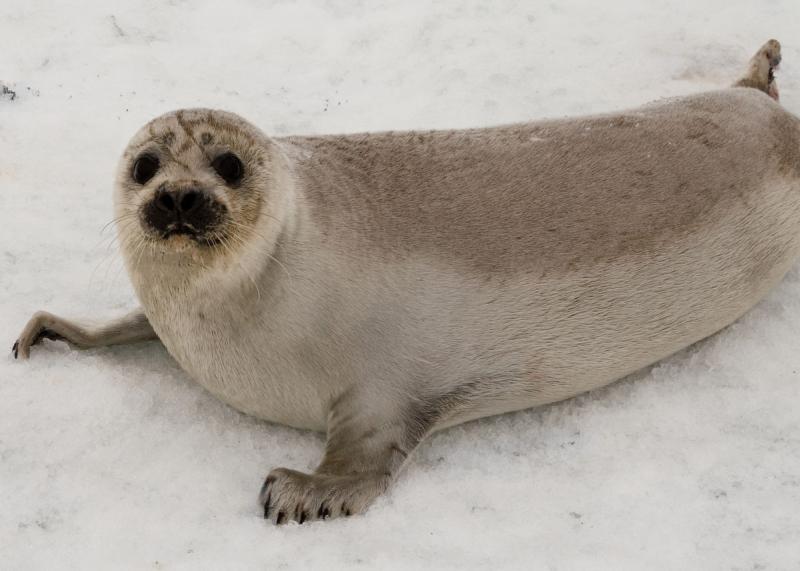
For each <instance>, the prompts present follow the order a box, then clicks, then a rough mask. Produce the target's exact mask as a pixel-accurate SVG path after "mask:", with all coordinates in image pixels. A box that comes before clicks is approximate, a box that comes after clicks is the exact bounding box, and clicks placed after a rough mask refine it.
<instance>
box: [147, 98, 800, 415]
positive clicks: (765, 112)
mask: <svg viewBox="0 0 800 571" xmlns="http://www.w3.org/2000/svg"><path fill="white" fill-rule="evenodd" d="M275 148H276V152H280V153H282V154H283V155H284V157H285V158H284V164H285V165H286V168H287V169H288V173H287V174H286V178H287V180H291V181H292V183H291V184H292V186H293V189H292V192H293V194H294V199H293V201H292V202H293V205H292V207H291V214H290V215H289V217H290V218H292V220H291V222H288V223H286V226H287V227H286V229H285V230H284V231H282V232H281V234H280V237H279V239H278V240H277V247H276V248H275V249H274V250H271V251H270V253H271V255H272V256H273V257H274V258H275V260H274V261H273V263H272V264H267V266H266V267H265V268H263V270H264V271H262V272H260V273H259V270H260V269H261V268H258V267H253V268H252V269H251V270H250V271H251V272H253V275H252V276H251V277H252V278H253V280H255V281H256V283H257V285H258V287H257V288H256V287H255V285H254V284H253V282H252V281H250V280H249V279H248V277H247V276H238V279H236V280H234V281H233V282H232V289H231V291H228V292H226V294H225V295H224V296H222V295H221V294H220V292H213V293H212V292H211V291H209V289H208V286H207V285H206V284H204V283H201V284H194V277H190V275H187V278H188V281H187V282H186V283H183V282H174V281H173V280H171V279H169V278H166V277H165V278H160V279H153V276H152V275H151V274H150V273H149V272H146V271H141V272H137V271H136V270H135V268H134V269H133V279H134V284H135V286H136V291H137V293H138V294H139V297H140V299H141V300H142V302H143V305H144V309H145V313H146V314H147V316H148V318H149V320H150V323H151V324H152V325H153V327H154V329H155V331H156V333H157V334H158V336H159V338H160V339H161V340H162V341H163V342H164V344H165V345H166V346H167V348H168V349H169V351H170V353H171V354H172V355H174V356H175V357H176V359H177V360H178V361H179V363H180V364H181V365H182V366H183V367H184V368H185V369H186V370H187V371H189V372H190V373H191V374H192V376H193V377H194V378H196V379H198V380H199V381H200V382H201V383H202V384H203V385H204V386H205V387H206V388H208V389H209V390H210V391H211V392H212V393H214V394H215V395H217V396H219V397H220V398H222V399H223V400H225V401H227V402H229V403H230V404H232V405H233V406H235V407H236V408H238V409H241V410H243V411H245V412H248V413H250V414H253V415H255V416H259V417H261V418H265V419H269V420H273V421H277V422H281V423H287V424H291V425H294V426H300V427H307V428H313V429H317V430H324V429H325V427H326V425H327V411H328V407H329V404H330V402H331V399H333V398H335V396H336V395H337V394H338V393H339V392H341V391H342V390H343V389H345V388H347V387H348V386H350V385H351V384H353V383H355V384H356V385H359V384H368V385H369V386H370V387H372V390H375V391H376V392H377V393H379V394H391V393H395V392H399V393H401V394H405V395H409V396H413V398H415V399H425V400H427V401H435V400H437V399H438V400H441V399H446V400H448V401H450V404H449V406H448V407H447V413H446V414H443V416H442V417H441V418H440V419H438V420H439V423H442V424H452V423H457V422H461V421H464V420H467V419H471V418H476V417H480V416H485V415H488V414H495V413H500V412H507V411H510V410H515V409H520V408H526V407H530V406H534V405H538V404H543V403H546V402H551V401H554V400H559V399H563V398H566V397H569V396H572V395H575V394H578V393H581V392H583V391H586V390H589V389H591V388H594V387H598V386H601V385H604V384H606V383H608V382H610V381H613V380H615V379H617V378H619V377H621V376H623V375H625V374H627V373H629V372H632V371H634V370H636V369H638V368H641V367H643V366H645V365H647V364H650V363H653V362H654V361H656V360H658V359H660V358H662V357H664V356H666V355H669V354H671V353H673V352H675V351H676V350H678V349H680V348H682V347H685V346H686V345H689V344H691V343H693V342H695V341H697V340H699V339H702V338H704V337H706V336H708V335H710V334H711V333H713V332H715V331H717V330H719V329H720V328H722V327H723V326H725V325H727V324H729V323H730V322H732V321H733V320H735V319H736V318H737V317H739V316H740V315H741V314H742V313H743V312H744V311H746V310H747V309H748V308H750V307H751V306H752V305H753V304H754V303H755V302H756V301H757V300H758V299H760V298H761V296H763V295H764V293H765V292H766V291H767V290H768V289H769V288H770V287H771V286H772V285H774V284H775V282H776V281H777V280H778V279H780V277H781V276H782V275H783V274H784V272H785V271H786V270H787V269H788V268H789V266H790V265H791V263H792V261H793V260H794V259H795V256H796V254H797V252H798V247H800V178H798V174H799V173H800V127H798V124H797V122H796V120H795V119H794V118H792V117H791V116H790V115H789V114H788V113H787V112H786V111H784V110H783V108H781V107H780V106H778V105H776V104H774V103H773V102H771V101H770V100H769V99H768V98H767V97H765V96H763V95H762V94H760V93H758V92H756V91H753V90H748V89H731V90H727V91H723V92H718V93H710V94H703V95H699V96H694V97H690V98H685V99H679V100H676V101H671V102H668V103H663V104H658V105H651V106H649V107H645V108H643V109H640V110H637V111H632V112H629V113H623V114H614V115H605V116H599V117H594V118H588V119H587V118H582V119H569V120H564V121H549V122H542V123H530V124H523V125H514V126H509V127H500V128H494V129H478V130H467V131H452V132H429V133H413V132H412V133H385V134H365V135H351V136H337V137H310V138H290V139H285V140H277V141H276V145H275ZM278 262H280V263H278ZM228 270H229V269H228V268H227V267H226V268H225V271H226V272H227V271H228ZM167 284H168V285H167ZM259 297H260V299H259ZM221 298H222V299H225V300H230V299H231V298H238V299H237V301H236V302H235V303H232V302H231V301H225V302H223V301H222V299H221ZM186 332H191V334H188V335H187V334H186ZM222 339H224V340H225V342H224V343H221V342H220V340H222ZM231 352H234V353H233V354H235V358H232V357H233V354H232V353H231ZM391 398H392V399H395V398H397V397H396V395H393V396H392V397H391Z"/></svg>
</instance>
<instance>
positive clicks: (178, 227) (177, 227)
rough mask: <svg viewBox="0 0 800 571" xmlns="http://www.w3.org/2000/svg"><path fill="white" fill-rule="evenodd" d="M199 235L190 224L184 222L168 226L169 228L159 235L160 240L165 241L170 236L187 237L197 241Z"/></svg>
mask: <svg viewBox="0 0 800 571" xmlns="http://www.w3.org/2000/svg"><path fill="white" fill-rule="evenodd" d="M199 235H200V233H199V232H198V231H197V229H196V228H194V227H193V226H192V225H191V224H186V223H185V222H178V223H176V224H170V225H169V227H168V228H167V229H166V230H165V231H164V232H163V233H162V234H161V239H162V240H167V239H169V238H170V237H171V236H189V237H190V238H194V239H197V238H198V237H199Z"/></svg>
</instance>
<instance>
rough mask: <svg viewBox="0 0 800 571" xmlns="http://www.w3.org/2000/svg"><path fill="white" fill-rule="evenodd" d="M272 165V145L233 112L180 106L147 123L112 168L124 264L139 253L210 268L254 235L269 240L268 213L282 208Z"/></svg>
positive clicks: (164, 261)
mask: <svg viewBox="0 0 800 571" xmlns="http://www.w3.org/2000/svg"><path fill="white" fill-rule="evenodd" d="M276 170H279V169H276V151H275V148H274V144H273V143H272V142H271V141H270V140H269V139H268V138H267V137H266V136H265V135H263V134H262V133H261V131H259V130H258V129H257V128H256V127H254V126H252V125H251V124H249V123H248V122H247V121H245V120H244V119H242V118H241V117H239V116H237V115H234V114H232V113H227V112H223V111H212V110H207V109H192V110H182V111H176V112H172V113H168V114H166V115H162V116H161V117H158V118H156V119H154V120H153V121H151V122H150V123H148V124H147V125H145V126H144V127H143V128H142V129H141V130H140V131H139V132H138V133H137V134H136V135H135V136H134V137H133V139H132V140H131V142H130V143H129V145H128V147H127V149H126V150H125V153H124V154H123V156H122V159H121V161H120V166H119V169H118V173H117V184H116V194H115V209H116V220H117V227H118V231H119V234H120V238H121V243H122V248H123V253H124V255H125V257H126V261H127V262H128V264H129V269H131V263H132V262H133V261H134V260H135V259H136V260H139V259H141V258H145V259H147V258H149V259H150V260H151V262H158V263H160V264H168V265H169V264H172V265H175V264H180V265H182V266H187V265H196V266H201V267H209V266H213V265H215V264H214V262H216V261H218V260H220V259H225V260H227V261H231V258H234V257H236V256H238V255H241V254H242V250H243V249H244V248H245V246H246V245H248V244H250V243H252V242H253V240H254V239H256V237H262V238H263V239H264V240H266V241H269V240H270V239H269V235H270V234H272V233H273V232H272V229H271V228H270V226H269V224H267V219H272V220H276V219H277V217H276V215H275V214H276V211H280V210H281V204H280V203H281V199H280V196H278V190H279V189H278V188H277V187H279V186H280V185H279V184H276V181H275V178H276V175H275V171H276ZM273 225H274V224H273ZM264 248H267V249H268V245H267V244H262V249H264ZM226 265H227V264H226Z"/></svg>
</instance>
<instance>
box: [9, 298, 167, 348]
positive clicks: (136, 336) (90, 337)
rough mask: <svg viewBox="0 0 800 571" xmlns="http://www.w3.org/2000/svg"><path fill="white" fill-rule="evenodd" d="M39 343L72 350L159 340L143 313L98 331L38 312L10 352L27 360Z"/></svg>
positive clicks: (131, 315)
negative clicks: (56, 343)
mask: <svg viewBox="0 0 800 571" xmlns="http://www.w3.org/2000/svg"><path fill="white" fill-rule="evenodd" d="M42 339H54V340H62V341H66V342H68V343H70V344H72V345H74V346H75V347H80V348H83V349H86V348H89V347H103V346H106V345H118V344H121V343H134V342H136V341H147V340H150V339H158V337H157V336H156V333H155V331H153V328H152V327H151V326H150V322H149V321H148V320H147V317H146V316H145V314H144V312H143V311H142V310H141V309H137V310H135V311H133V312H131V313H129V314H127V315H125V316H123V317H120V318H119V319H115V320H113V321H111V322H109V323H106V324H105V325H103V326H100V327H84V326H83V325H79V324H77V323H74V322H72V321H67V320H66V319H64V318H62V317H58V316H57V315H53V314H52V313H48V312H46V311H37V312H36V313H35V314H34V315H33V317H31V318H30V320H29V321H28V323H27V324H26V325H25V329H23V330H22V333H20V336H19V338H18V339H17V340H16V342H15V343H14V346H13V347H12V348H11V351H12V352H13V353H14V358H15V359H16V358H18V357H22V358H23V359H27V358H28V357H29V356H30V348H31V347H32V346H34V345H36V344H37V343H39V342H40V341H41V340H42Z"/></svg>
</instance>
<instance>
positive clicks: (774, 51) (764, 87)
mask: <svg viewBox="0 0 800 571" xmlns="http://www.w3.org/2000/svg"><path fill="white" fill-rule="evenodd" d="M780 63H781V44H780V42H779V41H778V40H769V41H768V42H767V43H765V44H764V45H763V46H761V48H759V50H758V51H757V52H756V55H754V56H753V57H752V58H750V62H749V63H748V64H747V71H746V72H745V74H744V75H743V76H742V77H741V78H740V79H739V80H738V81H737V82H736V83H734V84H733V85H734V87H752V88H754V89H758V90H760V91H763V92H764V93H766V94H767V95H769V96H770V97H772V98H773V99H774V100H775V101H777V100H778V97H779V95H778V84H777V83H776V82H775V70H777V69H778V65H779V64H780Z"/></svg>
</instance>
